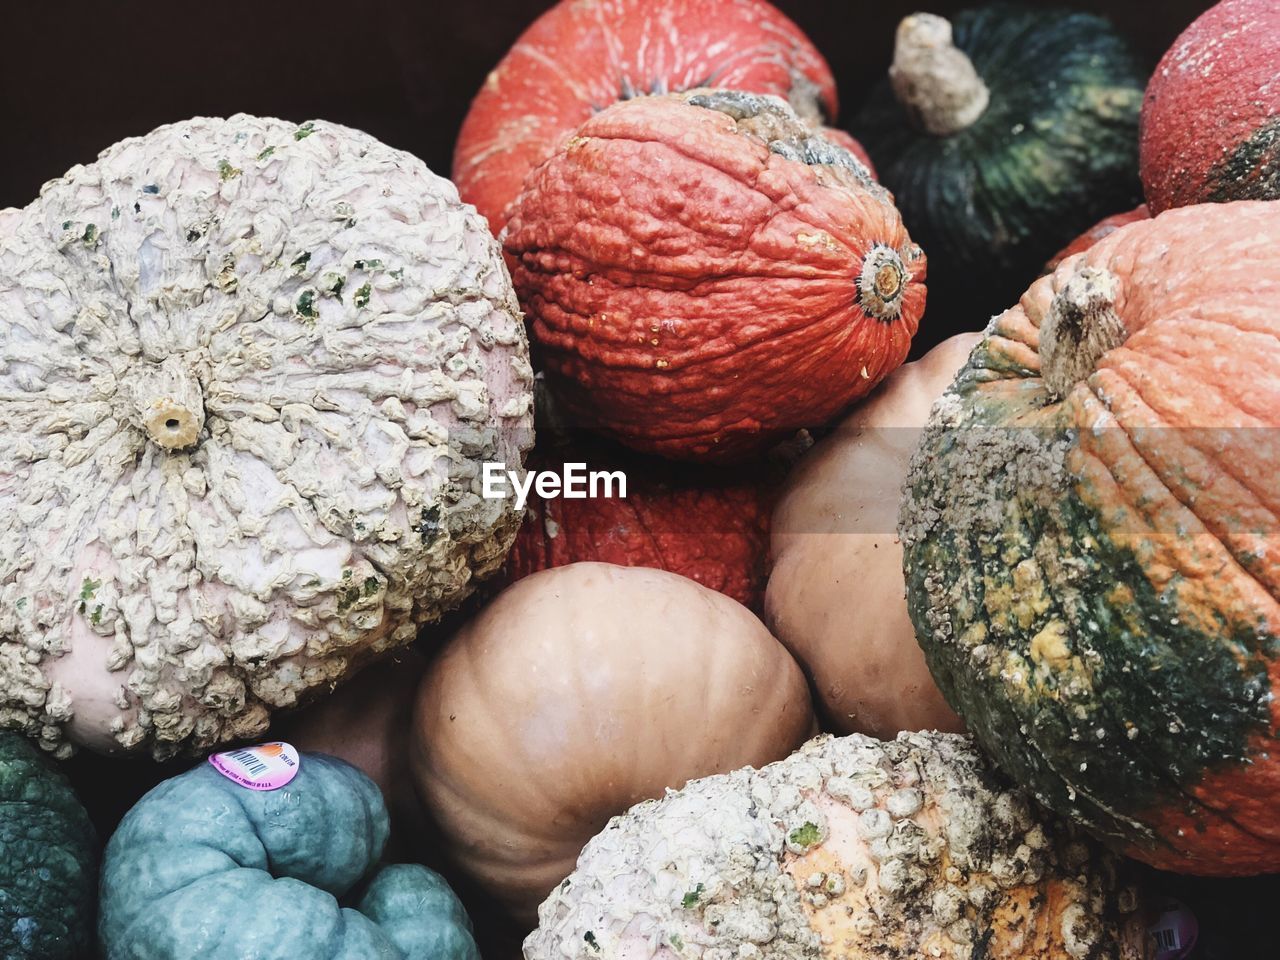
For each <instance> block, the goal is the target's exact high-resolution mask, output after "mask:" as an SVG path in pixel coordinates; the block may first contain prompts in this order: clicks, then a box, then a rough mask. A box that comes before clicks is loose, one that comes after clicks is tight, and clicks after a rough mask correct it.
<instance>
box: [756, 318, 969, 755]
mask: <svg viewBox="0 0 1280 960" xmlns="http://www.w3.org/2000/svg"><path fill="white" fill-rule="evenodd" d="M978 339H979V338H978V335H977V334H961V335H959V336H956V337H952V338H951V339H950V340H947V341H945V342H943V343H941V344H939V345H938V346H936V347H934V348H933V349H932V350H930V351H929V353H927V354H926V355H925V356H923V357H922V358H920V359H919V360H916V361H915V362H913V363H908V364H905V365H903V366H901V367H899V368H898V369H897V370H895V371H894V372H893V373H891V374H890V375H889V377H888V378H887V379H886V380H885V382H884V383H882V384H881V385H880V386H879V387H878V388H877V390H876V392H875V393H873V394H872V395H871V396H870V397H868V398H867V399H866V400H865V401H864V402H863V403H861V404H859V405H858V406H857V407H856V408H855V409H854V412H853V413H852V414H851V415H850V416H849V417H848V418H847V419H846V420H845V421H844V422H843V423H841V424H840V425H839V426H837V427H836V428H835V430H834V431H832V433H830V434H829V435H827V436H826V437H824V438H823V439H822V440H820V441H819V442H818V443H817V445H816V446H814V448H813V449H812V450H810V451H809V452H808V453H806V454H805V455H804V458H803V459H802V460H801V461H800V462H799V463H798V464H797V465H796V467H795V469H794V470H793V472H792V473H791V475H790V476H789V477H788V478H787V483H786V486H785V487H784V488H783V490H782V492H781V494H780V495H779V497H778V503H777V505H776V506H775V508H774V513H773V523H772V527H771V535H772V536H771V552H772V555H773V569H772V571H771V572H770V574H769V585H768V588H767V590H766V593H765V623H767V624H768V625H769V629H770V630H771V631H772V632H773V634H774V636H776V637H777V638H778V639H779V640H781V641H782V643H783V644H784V645H785V646H786V647H787V649H788V650H790V651H791V653H792V655H793V656H794V657H795V658H796V660H797V661H799V663H800V666H801V667H803V668H804V671H805V673H806V674H807V675H808V676H809V678H810V681H811V682H812V684H813V688H814V692H815V694H816V696H817V701H818V705H819V707H820V709H821V711H822V714H823V718H824V721H825V728H826V729H829V730H831V731H833V732H835V733H865V734H870V735H871V736H875V737H892V736H894V735H896V734H897V733H898V731H900V730H932V729H939V730H949V731H957V730H960V729H962V724H961V723H960V720H959V718H957V717H956V715H955V713H954V712H953V711H952V710H951V708H950V707H948V706H947V703H946V701H945V700H944V699H943V697H942V694H941V693H940V692H939V691H938V688H937V686H936V685H935V684H934V682H933V677H931V676H930V675H929V668H928V667H927V666H926V665H925V662H924V655H923V653H921V651H920V647H919V645H918V644H917V643H916V632H915V627H913V626H912V625H911V619H910V617H908V615H907V604H906V599H905V595H906V587H905V586H904V584H903V579H902V548H901V546H900V545H899V543H898V537H897V533H896V530H895V528H896V525H897V516H898V501H899V499H900V498H901V494H902V481H903V480H904V479H905V478H906V475H907V464H908V462H909V461H910V459H911V454H912V452H913V451H914V450H915V445H916V442H917V441H918V440H919V439H920V431H921V430H922V429H923V427H924V425H925V422H926V421H927V420H928V418H929V408H930V407H932V405H933V403H934V401H935V400H937V399H938V397H940V396H942V393H943V391H945V390H946V388H947V386H949V385H950V383H951V380H952V378H953V377H954V376H955V372H956V370H958V369H959V368H960V367H961V365H963V363H964V361H965V358H966V357H967V356H968V355H969V350H970V349H971V348H972V347H973V346H974V345H975V344H976V343H977V341H978Z"/></svg>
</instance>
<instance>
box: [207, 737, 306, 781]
mask: <svg viewBox="0 0 1280 960" xmlns="http://www.w3.org/2000/svg"><path fill="white" fill-rule="evenodd" d="M209 762H210V763H211V764H213V768H214V769H215V770H217V771H218V772H219V773H220V774H222V775H223V776H224V777H226V778H227V779H228V780H231V781H233V782H234V783H238V784H240V786H242V787H247V788H248V789H250V790H279V789H280V788H281V787H283V786H284V785H285V784H286V783H288V782H289V781H290V780H292V779H293V778H294V777H296V776H297V775H298V769H299V767H300V766H301V764H302V761H301V759H300V758H299V757H298V751H297V750H295V749H294V748H293V745H292V744H288V743H284V742H283V741H279V740H277V741H274V742H272V743H260V744H258V745H257V746H256V747H242V748H240V749H239V750H228V751H227V752H226V753H215V754H213V755H212V756H210V757H209Z"/></svg>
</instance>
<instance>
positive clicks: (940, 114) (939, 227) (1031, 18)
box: [853, 4, 1146, 333]
mask: <svg viewBox="0 0 1280 960" xmlns="http://www.w3.org/2000/svg"><path fill="white" fill-rule="evenodd" d="M1145 82H1146V73H1145V71H1144V70H1143V69H1142V67H1141V65H1140V63H1139V62H1138V59H1137V57H1136V56H1135V55H1134V54H1133V53H1132V51H1131V50H1130V48H1129V46H1128V44H1127V42H1126V41H1125V39H1124V38H1123V37H1122V36H1121V35H1120V34H1119V33H1118V32H1117V31H1116V29H1115V28H1114V27H1113V26H1112V25H1111V24H1110V23H1108V22H1107V21H1106V20H1105V19H1103V18H1102V17H1099V16H1095V15H1093V14H1089V13H1084V12H1080V11H1071V10H1055V9H1048V10H1046V9H1042V8H1040V7H1019V6H1014V5H1011V4H992V5H986V6H981V7H977V8H974V9H970V10H965V11H963V12H961V13H958V14H957V15H956V16H955V17H954V18H953V19H951V20H950V21H948V20H945V19H943V18H942V17H938V16H935V15H933V14H927V13H917V14H912V15H910V16H908V17H906V18H905V19H904V20H903V21H902V22H901V23H900V24H899V26H898V32H897V38H896V44H895V50H894V60H893V66H892V67H891V69H890V71H889V76H888V77H887V78H886V79H885V80H884V81H883V82H882V83H880V84H879V86H877V88H876V89H875V90H874V91H873V92H872V93H871V95H870V97H869V99H868V101H867V104H866V106H865V107H864V109H863V111H862V112H861V114H860V115H859V117H858V120H857V122H856V123H855V124H854V128H853V129H854V133H855V134H856V135H857V136H858V138H859V139H860V140H861V141H862V143H864V144H865V145H866V147H867V150H868V152H870V154H871V158H872V159H873V160H874V161H875V165H876V170H877V173H878V176H879V178H880V181H881V182H882V183H883V184H884V185H885V186H886V187H888V188H889V189H890V190H891V191H893V195H894V198H895V199H896V201H897V204H898V209H899V210H901V211H902V218H903V221H904V222H905V223H906V225H907V229H908V230H910V231H911V235H912V237H913V238H915V240H916V242H917V243H919V244H920V245H921V246H922V247H924V250H925V252H926V253H927V254H928V255H929V260H930V270H929V285H930V291H931V297H930V300H931V303H932V304H933V305H934V306H933V307H932V308H931V310H930V314H931V316H934V315H936V318H937V319H936V320H935V324H936V323H937V321H938V320H942V321H944V322H945V323H946V327H945V330H946V332H949V333H958V332H961V331H964V330H972V329H974V328H975V327H977V326H980V325H981V324H982V323H985V322H986V320H987V319H988V318H989V317H990V316H991V314H992V313H995V312H998V311H999V310H1000V309H1003V308H1004V307H1005V306H1007V305H1008V304H1009V303H1010V302H1011V301H1012V300H1014V299H1015V298H1016V297H1017V295H1018V294H1019V293H1020V292H1021V291H1022V290H1023V289H1025V288H1026V285H1027V283H1029V282H1030V281H1031V280H1032V279H1033V278H1034V277H1035V276H1036V275H1037V273H1038V272H1039V270H1040V267H1041V265H1042V264H1043V263H1044V262H1045V260H1046V259H1048V257H1049V256H1051V255H1052V254H1053V252H1054V251H1055V250H1058V249H1059V248H1061V247H1062V246H1063V245H1064V244H1066V243H1068V242H1069V241H1070V240H1071V239H1072V238H1073V237H1075V236H1076V235H1077V234H1079V233H1080V232H1081V231H1083V230H1084V229H1085V228H1087V227H1088V226H1089V225H1090V224H1092V223H1094V222H1096V221H1097V220H1098V219H1100V218H1101V217H1103V216H1105V215H1106V214H1109V213H1113V212H1114V211H1116V210H1124V209H1128V208H1129V207H1132V206H1133V205H1134V204H1135V203H1137V202H1138V200H1139V198H1140V193H1141V188H1140V185H1139V183H1138V179H1137V175H1136V168H1137V151H1138V112H1139V109H1140V106H1141V102H1142V88H1143V85H1144V84H1145ZM934 329H935V330H937V329H938V328H937V326H936V325H935V327H934Z"/></svg>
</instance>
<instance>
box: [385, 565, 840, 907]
mask: <svg viewBox="0 0 1280 960" xmlns="http://www.w3.org/2000/svg"><path fill="white" fill-rule="evenodd" d="M815 729H816V723H815V721H814V717H813V711H812V707H811V705H810V701H809V690H808V687H807V686H806V684H805V681H804V676H803V674H802V673H801V672H800V668H799V667H797V666H796V664H795V661H794V660H792V659H791V657H790V655H789V654H788V653H787V651H786V650H785V649H783V647H782V645H781V644H779V643H778V642H777V640H775V639H774V638H773V637H772V636H771V635H770V634H769V631H768V630H766V629H765V627H764V624H762V623H761V622H760V621H759V620H757V619H756V618H755V617H754V616H752V615H751V613H750V612H748V611H747V610H746V609H745V608H744V607H743V606H742V605H741V604H738V603H734V602H733V601H732V600H730V599H729V598H728V597H724V596H721V595H720V594H718V593H715V592H714V591H711V590H708V589H706V588H705V587H702V586H699V585H698V584H696V583H694V582H693V581H691V580H687V579H685V578H684V577H679V576H676V575H675V574H672V573H667V572H665V571H662V570H648V569H644V568H640V567H617V566H613V565H612V564H606V563H575V564H570V565H569V566H567V567H557V568H556V569H554V570H543V571H542V572H540V573H536V574H534V575H533V576H531V577H526V578H525V579H524V580H521V581H520V582H519V583H517V584H515V585H514V586H511V587H509V588H508V589H507V590H505V591H503V593H501V594H500V595H499V596H498V598H497V599H496V600H494V601H493V603H491V604H490V605H489V606H488V607H486V608H485V609H484V610H483V611H482V612H481V613H480V615H479V616H478V617H476V618H475V619H474V620H472V621H471V622H470V623H468V624H467V625H466V626H465V627H463V629H462V630H461V631H459V633H458V634H457V635H456V636H455V637H454V638H453V639H452V640H451V641H450V642H449V644H448V645H447V646H446V647H445V649H444V650H443V652H442V653H441V654H440V656H439V657H438V658H437V659H436V660H435V661H434V662H433V663H432V665H431V667H430V669H429V670H428V671H427V674H426V676H425V677H424V678H423V682H422V687H421V689H420V691H419V695H418V701H417V707H416V712H415V720H414V725H413V730H412V733H411V740H410V766H411V770H412V773H413V777H414V782H415V784H416V786H417V789H418V794H419V796H420V797H421V798H422V800H423V802H424V803H425V804H426V807H427V810H428V812H429V813H430V814H431V816H432V818H433V819H434V820H435V821H436V823H437V824H438V825H439V827H440V830H441V832H442V834H443V837H444V843H445V850H446V852H447V853H448V854H449V856H450V857H451V858H452V859H453V860H454V862H455V863H456V865H457V866H458V867H459V868H460V869H461V870H462V871H464V872H465V873H467V874H468V875H469V876H471V877H472V878H473V879H474V880H476V881H478V882H479V883H480V885H481V886H482V887H483V888H484V889H485V890H486V891H487V892H488V893H490V894H491V895H493V896H494V897H495V898H496V899H497V900H498V901H499V902H500V903H502V904H504V905H505V906H506V907H507V908H508V909H509V910H510V911H511V912H512V914H513V915H514V916H516V917H518V918H520V919H522V920H524V921H525V922H528V921H530V920H532V918H533V916H534V912H535V910H536V908H537V906H538V904H539V903H540V902H541V901H542V900H543V899H544V898H545V897H546V896H547V894H548V893H550V892H551V889H552V888H553V887H554V886H555V885H556V884H558V883H560V882H561V881H562V880H564V878H565V877H567V876H568V875H569V874H570V872H571V871H572V870H573V865H574V862H575V861H576V860H577V857H578V854H579V852H580V851H581V850H582V847H583V846H584V845H585V844H586V842H587V841H588V840H589V839H591V837H592V836H593V835H595V834H596V833H598V832H599V831H600V830H601V829H603V828H604V826H605V824H606V823H607V822H608V821H609V819H610V818H611V817H613V816H616V815H618V814H621V813H624V812H625V811H626V810H627V808H629V807H630V806H632V804H635V803H638V802H640V801H641V800H645V799H649V798H653V797H660V796H662V794H663V791H664V790H665V789H666V788H667V787H672V788H678V787H681V786H683V785H684V783H685V781H687V780H690V779H693V778H695V777H701V776H707V775H710V774H713V773H726V772H728V771H730V770H733V769H735V768H737V767H740V766H743V765H747V764H750V765H752V766H761V765H763V764H765V763H769V762H772V761H774V760H780V759H781V758H783V757H785V756H786V755H787V754H789V753H790V752H791V751H792V750H794V749H795V748H796V747H798V746H799V745H800V744H801V743H802V742H804V740H806V739H807V738H808V737H809V736H811V735H812V734H813V732H814V730H815Z"/></svg>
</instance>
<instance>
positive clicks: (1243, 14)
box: [1141, 0, 1280, 213]
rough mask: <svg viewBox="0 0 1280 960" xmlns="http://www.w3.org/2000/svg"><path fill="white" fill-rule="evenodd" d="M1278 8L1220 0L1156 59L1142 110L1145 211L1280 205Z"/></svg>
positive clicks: (1260, 0) (1267, 0)
mask: <svg viewBox="0 0 1280 960" xmlns="http://www.w3.org/2000/svg"><path fill="white" fill-rule="evenodd" d="M1278 51H1280V5H1277V4H1276V3H1275V2H1274V0H1223V2H1222V3H1219V4H1217V5H1216V6H1214V7H1212V8H1210V9H1209V10H1208V11H1207V12H1205V13H1203V14H1201V16H1200V17H1199V19H1197V20H1196V21H1195V22H1194V23H1192V24H1191V26H1189V27H1188V28H1187V29H1186V30H1185V31H1183V33H1182V34H1181V36H1179V37H1178V39H1177V40H1175V41H1174V42H1173V46H1171V47H1170V48H1169V50H1168V52H1167V53H1165V55H1164V57H1163V58H1161V60H1160V63H1159V65H1158V66H1157V67H1156V70H1155V73H1153V74H1152V75H1151V80H1150V82H1149V83H1148V84H1147V93H1146V98H1145V100H1144V101H1143V104H1142V150H1141V169H1142V185H1143V189H1144V190H1145V192H1146V195H1147V203H1148V204H1150V206H1151V210H1152V212H1154V213H1159V212H1160V211H1162V210H1167V209H1169V208H1170V207H1183V206H1187V205H1189V204H1193V203H1221V202H1223V201H1227V200H1276V199H1280V66H1278V65H1277V55H1278Z"/></svg>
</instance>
